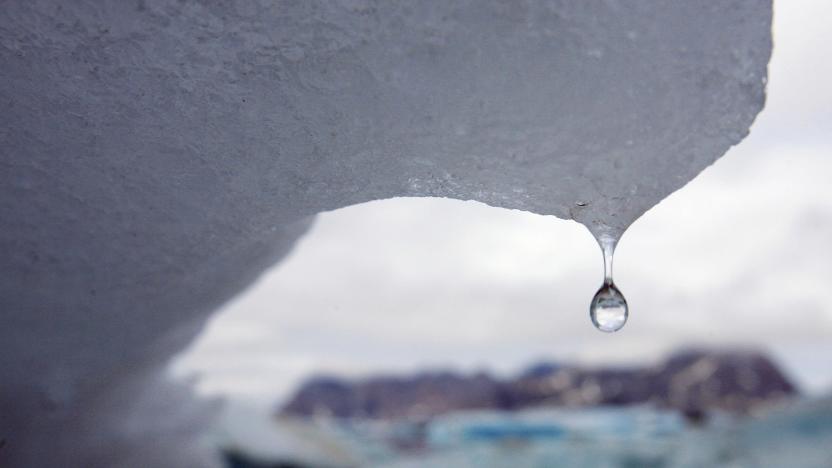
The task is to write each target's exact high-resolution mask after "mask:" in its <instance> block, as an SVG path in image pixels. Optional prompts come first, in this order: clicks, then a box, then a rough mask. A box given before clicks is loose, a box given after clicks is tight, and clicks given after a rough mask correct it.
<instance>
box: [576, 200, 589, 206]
mask: <svg viewBox="0 0 832 468" xmlns="http://www.w3.org/2000/svg"><path fill="white" fill-rule="evenodd" d="M575 205H577V206H587V205H589V203H587V202H585V201H578V202H575Z"/></svg>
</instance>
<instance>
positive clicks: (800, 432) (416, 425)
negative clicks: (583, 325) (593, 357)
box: [234, 398, 832, 468]
mask: <svg viewBox="0 0 832 468" xmlns="http://www.w3.org/2000/svg"><path fill="white" fill-rule="evenodd" d="M277 427H278V428H279V430H278V431H276V434H282V436H281V437H282V438H283V442H284V445H283V447H284V449H283V450H280V452H281V453H277V454H274V453H273V454H274V455H276V456H275V457H269V458H270V459H271V461H272V462H282V463H289V465H287V466H296V467H323V466H329V467H338V466H344V467H347V466H350V467H356V466H360V467H364V466H366V467H379V468H416V467H419V468H434V467H436V468H455V467H459V468H468V467H471V468H473V467H477V468H491V467H494V468H497V467H500V468H505V467H509V468H537V467H541V468H543V467H546V468H557V467H570V468H572V467H577V468H582V467H586V468H700V467H709V468H710V467H716V468H728V467H731V468H756V467H760V468H772V467H773V468H779V467H783V468H832V398H827V399H820V400H814V401H802V402H798V403H793V404H789V405H787V406H784V407H781V408H776V409H771V410H769V411H768V412H766V413H765V414H763V415H759V416H751V417H745V418H736V417H732V416H729V415H725V414H710V415H708V416H707V417H704V418H698V417H697V418H690V417H687V418H686V417H684V416H682V415H680V414H679V413H677V412H672V411H662V410H657V409H654V408H650V407H646V406H645V407H626V408H594V409H575V410H564V409H534V410H527V411H521V412H510V413H508V412H493V411H477V412H461V413H453V414H449V415H446V416H443V417H440V418H436V419H432V420H430V421H409V422H395V423H394V422H381V421H356V420H350V421H340V422H336V421H332V420H328V421H327V420H318V421H306V422H303V421H298V420H291V421H289V420H278V422H277ZM249 429H252V428H251V427H250V426H249ZM290 434H291V437H287V436H288V435H290ZM290 440H294V441H295V442H293V443H292V442H290ZM264 442H266V445H270V443H269V442H268V441H264ZM299 445H303V450H302V451H299V450H293V449H292V448H294V449H298V448H300V447H299ZM238 447H239V444H238ZM272 447H274V446H273V445H272ZM243 450H244V449H243ZM292 452H294V453H292ZM260 459H261V460H263V458H262V457H260ZM234 466H248V465H239V464H237V465H234ZM251 466H273V465H270V464H263V465H251Z"/></svg>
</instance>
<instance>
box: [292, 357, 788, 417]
mask: <svg viewBox="0 0 832 468" xmlns="http://www.w3.org/2000/svg"><path fill="white" fill-rule="evenodd" d="M795 394H797V389H796V388H795V386H794V385H793V384H792V383H791V382H790V381H789V380H788V379H787V378H786V377H785V375H784V374H783V373H782V372H781V371H780V369H779V368H778V367H777V366H776V365H775V364H774V362H772V361H771V360H770V359H769V358H768V357H767V356H766V355H765V354H763V353H761V352H757V351H745V350H743V351H709V350H686V351H683V352H678V353H675V354H673V355H671V356H670V357H669V358H668V359H666V360H665V361H663V362H661V363H660V364H658V365H655V366H645V367H631V368H581V367H578V366H567V365H557V364H552V363H539V364H536V365H534V366H532V367H530V368H529V369H528V370H526V371H525V372H523V373H521V374H520V375H519V376H518V377H515V378H512V379H507V380H500V379H497V378H494V377H492V376H490V375H488V374H486V373H478V374H475V375H462V374H457V373H453V372H426V373H419V374H416V375H412V376H397V377H392V376H379V377H370V378H367V379H363V380H358V381H347V380H343V379H339V378H336V377H316V378H313V379H310V380H309V381H307V382H306V383H305V384H303V385H302V386H301V388H300V389H299V390H298V391H297V393H296V394H295V395H294V396H293V397H292V398H291V399H290V400H289V402H288V403H287V404H286V405H285V406H284V407H283V408H282V409H281V411H280V412H281V413H282V414H284V415H292V416H329V417H334V418H379V419H399V418H408V419H428V418H431V417H433V416H437V415H440V414H444V413H448V412H451V411H455V410H465V409H495V410H513V409H519V408H526V407H531V406H562V407H586V406H621V405H635V404H650V405H653V406H656V407H663V408H672V409H677V410H679V411H682V412H683V413H685V414H687V415H691V416H692V417H694V418H695V417H697V415H698V414H704V413H707V412H710V411H712V410H722V411H726V412H730V413H735V414H748V413H751V412H754V411H756V410H758V409H761V408H763V407H766V406H770V405H772V404H773V403H775V402H777V401H778V400H782V399H784V398H788V397H790V396H793V395H795Z"/></svg>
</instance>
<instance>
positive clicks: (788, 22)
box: [174, 0, 832, 404]
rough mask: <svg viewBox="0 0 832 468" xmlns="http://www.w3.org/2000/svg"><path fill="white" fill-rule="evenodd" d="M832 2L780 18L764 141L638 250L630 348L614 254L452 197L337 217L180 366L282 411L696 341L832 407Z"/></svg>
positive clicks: (631, 256) (215, 387) (631, 283)
mask: <svg viewBox="0 0 832 468" xmlns="http://www.w3.org/2000/svg"><path fill="white" fill-rule="evenodd" d="M830 21H832V4H830V3H829V2H825V1H823V0H818V1H792V0H789V1H781V2H780V3H777V4H776V5H775V26H774V40H775V51H774V55H773V58H772V61H771V63H770V67H769V87H768V93H769V94H768V101H767V105H766V108H765V109H764V110H763V112H762V113H761V114H760V115H759V117H758V118H757V121H756V123H755V124H754V126H753V127H752V133H751V135H750V136H749V137H748V138H747V139H746V140H745V141H744V142H742V143H741V144H740V145H739V146H737V147H735V148H734V149H732V150H731V151H730V152H729V153H728V154H726V155H725V156H724V157H723V158H722V159H721V160H719V161H718V162H717V163H716V164H715V165H714V166H712V167H711V168H708V169H706V170H705V171H704V172H703V173H702V174H701V175H700V176H699V177H697V178H696V179H694V180H693V181H692V182H691V183H689V184H688V185H687V186H686V187H684V188H683V189H681V190H679V191H678V192H676V193H674V194H673V195H671V196H670V197H668V198H667V199H665V200H664V201H663V202H661V203H660V204H659V205H658V206H656V207H654V208H653V209H651V210H650V211H649V212H648V213H646V214H645V215H644V216H643V217H642V218H641V219H639V220H638V221H636V223H635V224H634V225H633V226H632V227H631V228H630V229H629V230H628V231H627V232H626V233H625V234H624V237H623V238H622V240H621V243H620V244H619V249H618V252H617V255H616V258H615V277H616V284H618V285H619V287H620V289H621V290H622V291H623V292H624V294H625V295H626V297H627V299H628V301H629V304H630V320H629V322H628V324H627V326H626V327H625V328H624V329H623V330H622V331H621V332H619V333H616V334H613V335H608V334H602V333H600V332H598V331H596V330H595V329H594V328H593V327H592V325H591V323H590V321H589V318H588V310H587V307H588V304H589V301H590V299H591V298H592V295H593V294H594V292H595V290H596V289H597V287H598V286H599V284H600V281H601V276H602V263H601V254H600V250H599V249H598V246H597V245H596V244H595V241H594V239H593V238H592V237H591V236H590V234H589V232H588V231H586V229H585V228H584V227H583V226H581V225H579V224H576V223H574V222H570V221H564V220H561V219H557V218H553V217H544V216H538V215H534V214H530V213H525V212H519V211H509V210H504V209H498V208H492V207H488V206H485V205H482V204H478V203H473V202H461V201H455V200H446V199H394V200H385V201H379V202H373V203H368V204H364V205H358V206H353V207H349V208H345V209H341V210H338V211H335V212H331V213H325V214H322V215H320V216H319V217H318V220H317V222H316V224H315V226H314V227H313V229H312V230H311V231H310V232H309V234H308V235H307V236H306V237H305V238H303V239H302V240H301V241H300V242H299V243H298V245H297V247H296V248H295V250H294V251H293V252H292V254H291V255H290V256H289V257H288V258H286V259H285V260H284V261H283V262H282V263H281V264H279V265H277V266H276V267H275V268H273V269H272V270H271V271H269V272H267V273H266V274H264V275H263V276H262V277H261V278H260V280H259V281H258V282H257V283H256V284H254V285H253V286H252V287H251V288H250V289H249V290H248V291H246V292H244V293H243V294H241V295H240V296H239V297H238V298H237V299H235V300H233V301H232V302H231V303H229V304H228V305H227V306H226V307H225V308H224V309H223V310H221V311H220V312H219V313H218V314H217V315H216V317H215V319H214V320H213V321H212V323H211V324H210V325H209V327H208V328H207V330H206V332H205V333H204V334H203V336H202V337H201V338H200V339H199V340H198V341H197V342H196V343H194V345H193V346H192V347H191V348H190V349H188V350H187V351H186V352H185V353H184V354H183V355H182V356H180V358H179V359H178V360H177V361H176V362H175V364H174V371H175V373H176V374H177V375H191V374H194V373H198V374H199V375H200V383H199V388H200V390H202V391H204V392H206V393H209V394H223V395H228V396H232V397H241V398H248V399H251V400H252V401H254V402H260V403H264V404H267V403H270V402H272V401H274V400H275V399H278V398H281V397H285V396H286V395H287V394H288V393H289V392H291V391H292V390H293V389H294V388H295V386H296V385H298V383H299V382H300V380H302V379H303V378H304V377H308V376H309V374H310V373H315V372H319V371H329V372H336V373H339V374H344V375H360V374H363V373H367V372H375V371H394V372H407V371H409V370H414V369H420V368H438V367H439V368H449V367H453V368H459V369H463V370H474V369H478V368H487V369H491V370H494V371H497V372H514V371H517V370H519V369H520V368H521V367H523V366H525V365H527V364H529V363H531V362H533V361H536V360H539V359H553V360H561V361H562V360H568V361H573V362H583V363H587V364H609V363H626V362H637V361H654V360H656V359H660V358H662V357H663V356H664V355H665V354H666V353H667V352H668V351H669V350H672V349H675V348H678V347H679V346H684V345H688V344H715V345H751V346H759V347H764V348H766V349H769V350H771V351H772V352H773V354H774V356H775V357H776V358H777V359H778V360H779V361H780V362H782V363H783V364H784V365H785V366H786V367H787V370H788V371H789V372H791V373H792V374H793V375H794V376H795V378H797V379H798V381H799V383H800V384H801V385H803V386H804V387H805V388H807V389H809V390H812V391H823V390H832V290H830V279H832V248H830V242H832V159H830V153H832V28H830V27H829V24H830Z"/></svg>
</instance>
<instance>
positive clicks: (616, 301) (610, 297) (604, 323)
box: [589, 284, 628, 333]
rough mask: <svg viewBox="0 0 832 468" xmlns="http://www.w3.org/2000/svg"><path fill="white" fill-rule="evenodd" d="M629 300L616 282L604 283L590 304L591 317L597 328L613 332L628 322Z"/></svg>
mask: <svg viewBox="0 0 832 468" xmlns="http://www.w3.org/2000/svg"><path fill="white" fill-rule="evenodd" d="M627 315H628V311H627V300H626V299H624V295H623V294H621V291H619V290H618V288H616V287H615V285H614V284H609V285H608V284H604V285H603V286H601V289H599V290H598V292H597V293H595V297H593V298H592V303H591V304H590V306H589V317H590V318H591V319H592V324H593V325H595V328H597V329H599V330H601V331H602V332H607V333H612V332H616V331H618V330H621V328H622V327H623V326H624V324H625V323H627Z"/></svg>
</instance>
